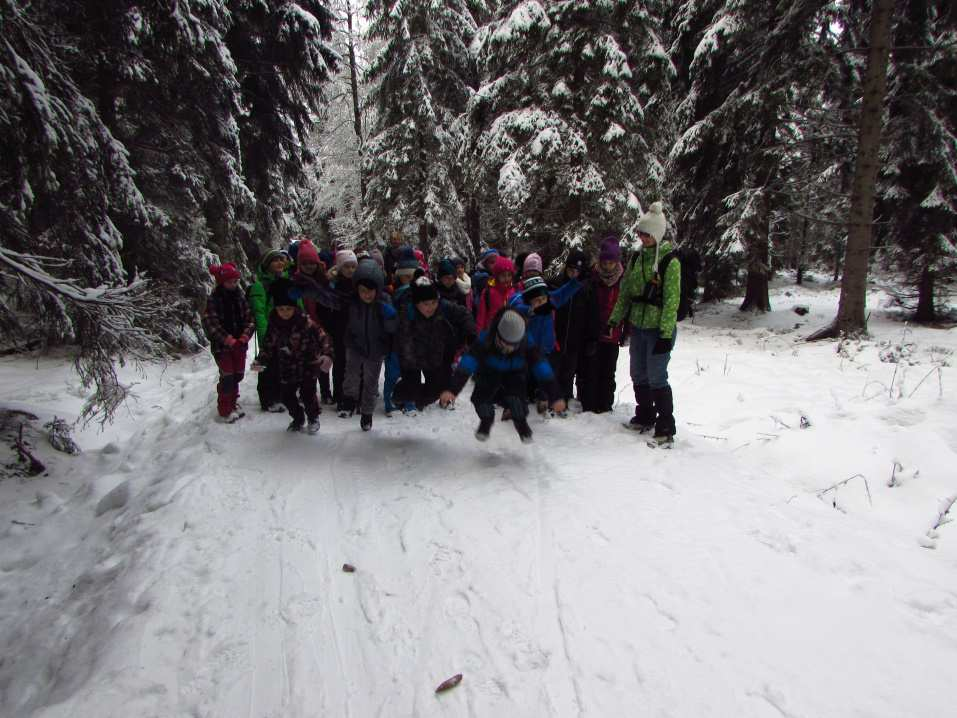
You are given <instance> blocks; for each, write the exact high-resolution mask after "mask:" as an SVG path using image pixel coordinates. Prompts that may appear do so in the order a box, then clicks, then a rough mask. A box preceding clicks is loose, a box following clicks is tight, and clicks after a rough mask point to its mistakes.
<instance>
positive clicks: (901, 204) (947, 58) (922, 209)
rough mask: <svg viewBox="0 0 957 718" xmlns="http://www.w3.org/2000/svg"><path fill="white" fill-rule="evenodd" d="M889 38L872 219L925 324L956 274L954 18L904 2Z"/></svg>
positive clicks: (937, 5)
mask: <svg viewBox="0 0 957 718" xmlns="http://www.w3.org/2000/svg"><path fill="white" fill-rule="evenodd" d="M892 38H893V39H892V54H891V61H890V63H891V64H890V71H889V76H888V89H887V99H888V108H887V114H888V123H887V128H886V131H885V137H886V141H885V150H884V153H885V156H886V160H885V161H883V162H882V163H881V171H880V177H879V179H878V190H877V191H878V198H877V208H876V212H875V214H876V216H877V217H879V218H880V220H881V223H880V225H879V227H880V229H879V230H878V231H879V232H880V237H881V241H880V244H881V245H882V246H883V251H882V256H883V258H884V260H885V262H886V263H887V264H888V265H889V266H891V267H892V268H894V269H896V270H898V271H899V272H901V273H902V274H903V275H904V278H905V281H906V282H907V283H908V284H909V286H910V287H911V289H912V291H911V292H909V293H907V294H909V295H910V297H913V298H915V299H916V302H915V304H916V316H915V319H916V320H917V321H919V322H930V321H933V320H935V319H936V318H937V314H938V308H939V303H938V301H937V300H939V299H941V298H943V297H946V292H947V289H948V288H949V287H948V282H950V283H952V281H953V275H954V270H955V269H957V141H955V137H957V48H955V39H957V12H955V10H954V9H953V7H952V4H951V3H947V2H942V1H938V2H918V1H917V0H909V1H908V2H906V3H903V4H902V6H898V8H897V18H896V23H895V27H894V29H893V35H892Z"/></svg>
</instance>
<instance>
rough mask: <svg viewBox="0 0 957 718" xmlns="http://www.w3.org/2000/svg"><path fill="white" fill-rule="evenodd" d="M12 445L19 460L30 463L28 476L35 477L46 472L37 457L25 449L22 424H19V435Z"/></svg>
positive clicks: (45, 468)
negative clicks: (18, 455)
mask: <svg viewBox="0 0 957 718" xmlns="http://www.w3.org/2000/svg"><path fill="white" fill-rule="evenodd" d="M13 445H14V446H15V447H16V449H17V453H19V454H20V460H21V461H29V462H30V468H29V474H30V476H36V475H37V474H42V473H43V472H44V471H46V470H47V467H46V466H44V465H43V462H42V461H40V460H39V459H38V458H37V457H35V456H34V455H33V454H32V453H31V452H30V449H28V448H27V445H26V444H25V443H24V442H23V424H20V433H19V435H18V436H17V438H16V440H14V442H13Z"/></svg>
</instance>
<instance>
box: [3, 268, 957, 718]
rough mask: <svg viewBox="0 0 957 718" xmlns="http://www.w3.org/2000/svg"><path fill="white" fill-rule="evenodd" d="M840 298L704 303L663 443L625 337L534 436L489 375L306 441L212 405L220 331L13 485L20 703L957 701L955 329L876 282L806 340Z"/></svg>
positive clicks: (745, 708)
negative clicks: (452, 406) (643, 408)
mask: <svg viewBox="0 0 957 718" xmlns="http://www.w3.org/2000/svg"><path fill="white" fill-rule="evenodd" d="M836 296H837V295H836V292H835V291H834V290H833V289H832V288H828V287H825V286H822V285H812V286H811V287H808V288H798V287H793V286H785V285H780V286H778V287H776V288H775V290H774V293H773V296H772V301H773V304H774V307H775V311H774V312H772V313H770V314H768V315H766V316H751V315H742V314H740V313H739V312H737V311H736V309H735V306H736V304H735V303H727V304H723V305H720V306H716V307H715V306H712V307H706V308H704V309H703V310H702V311H701V313H700V314H699V316H698V318H697V319H696V322H695V324H694V325H688V324H687V323H684V324H682V325H680V334H679V337H678V342H677V347H676V350H675V354H674V358H673V361H672V369H671V375H672V382H673V385H674V387H675V395H676V405H677V417H678V429H679V445H678V447H677V448H676V449H675V450H674V451H670V452H669V451H656V450H652V449H649V448H647V447H646V446H645V444H644V443H643V441H641V440H639V438H638V437H636V436H635V435H634V434H631V433H628V432H626V431H625V430H624V429H622V428H621V426H620V423H621V422H622V421H623V420H625V419H627V417H628V416H629V415H630V413H631V410H632V407H633V403H632V392H631V383H630V381H629V379H628V372H627V353H626V352H624V353H623V354H622V358H621V363H620V365H619V375H618V378H619V401H620V404H619V406H618V408H617V409H616V412H615V413H614V414H613V415H604V416H594V415H576V416H574V417H572V418H570V419H568V420H559V419H552V420H549V421H547V422H543V421H542V420H540V419H535V421H534V422H533V427H534V428H535V429H536V441H535V443H534V444H533V445H532V446H530V447H526V446H523V445H522V444H520V443H519V442H518V439H517V437H516V436H515V434H514V431H513V430H512V428H511V426H510V425H509V424H497V425H496V426H495V429H494V431H493V434H492V439H491V441H490V442H489V443H488V444H479V443H477V442H476V441H475V440H474V439H473V437H472V431H473V430H474V425H475V424H476V419H475V416H474V413H473V411H472V409H471V405H470V404H469V403H468V402H467V401H466V400H465V399H464V397H463V399H462V400H460V402H459V404H460V405H459V407H458V409H457V410H456V411H454V412H443V411H440V410H437V409H435V410H430V411H427V412H425V413H423V414H421V415H419V416H418V417H415V418H408V417H396V418H393V419H385V418H384V417H382V416H381V414H378V415H377V416H376V420H375V427H374V429H373V431H372V433H371V434H363V433H362V432H361V431H360V430H359V426H358V421H351V420H350V421H345V420H341V419H338V418H336V417H334V416H331V415H330V414H329V412H328V410H327V413H326V414H325V415H324V416H323V418H322V430H321V432H320V433H319V435H318V436H315V437H310V436H306V435H289V434H287V433H286V432H285V431H284V428H285V425H286V419H285V417H284V416H276V415H264V414H261V413H259V412H258V411H251V412H250V416H249V417H247V418H246V419H244V420H243V421H242V422H240V423H238V424H236V425H234V426H223V425H220V424H217V423H214V422H213V421H212V416H213V407H214V400H213V392H214V381H215V379H214V375H215V371H214V367H213V364H212V362H211V360H210V358H209V357H208V356H206V355H202V356H197V357H193V358H189V359H184V360H182V361H179V362H176V363H174V364H170V365H168V366H166V367H153V368H150V369H148V370H147V371H146V372H145V374H143V375H142V376H136V375H135V374H132V373H131V374H130V376H132V377H133V378H134V379H135V380H136V381H138V382H139V385H138V386H137V387H136V391H137V393H138V399H137V400H135V401H132V402H130V403H129V405H128V406H127V407H126V408H124V409H123V410H121V412H120V414H119V415H118V417H117V422H116V423H115V424H114V425H113V426H111V427H109V428H108V429H107V430H106V431H105V432H103V433H99V432H98V430H97V428H96V427H90V428H88V429H86V430H84V431H82V432H80V433H79V435H78V437H77V439H78V441H79V443H80V444H81V446H82V447H83V448H84V450H85V451H84V453H83V454H82V455H80V456H77V457H69V456H66V455H62V454H57V453H55V452H53V451H52V450H51V449H50V448H49V447H48V446H45V445H43V444H42V443H41V444H39V445H38V446H37V450H38V452H39V453H40V454H42V457H43V458H44V459H45V460H46V461H47V462H48V464H49V466H50V471H49V472H48V474H47V475H45V476H41V477H36V478H30V479H17V478H8V479H6V480H3V481H0V646H3V649H2V652H0V715H3V716H5V717H6V716H9V717H10V718H19V717H23V716H42V717H43V718H65V717H66V716H81V717H86V716H97V717H106V716H116V717H117V718H119V717H124V718H126V717H128V716H161V717H166V716H174V717H177V718H178V717H183V718H186V717H197V718H198V717H206V716H217V717H218V716H222V717H224V718H225V717H228V718H233V717H236V716H243V717H255V718H280V717H282V718H285V717H287V716H289V717H303V718H305V717H312V716H323V717H325V716H329V717H339V716H352V717H354V718H365V717H367V716H383V717H392V716H465V715H468V716H477V717H480V718H485V717H486V716H599V717H604V716H676V717H685V716H688V717H694V718H701V717H702V716H720V717H726V716H735V717H736V718H743V717H748V716H754V717H755V718H764V717H779V716H788V717H795V718H797V717H799V716H802V717H807V718H822V717H825V716H833V717H835V718H848V717H851V716H887V717H888V718H898V717H900V716H936V715H947V714H952V713H953V712H954V711H955V710H957V709H955V705H957V702H955V698H954V694H953V679H954V677H955V669H954V666H955V665H957V525H945V526H942V527H941V528H940V529H939V530H938V531H937V532H933V531H931V532H928V531H929V529H931V527H932V526H933V525H934V523H935V522H936V521H937V518H938V512H939V511H940V506H941V505H942V502H943V501H944V500H945V499H947V498H948V497H953V496H954V495H955V494H957V474H955V469H954V467H955V466H957V402H955V401H954V392H955V391H957V375H955V373H954V372H955V370H954V368H953V367H952V366H948V365H952V364H954V362H955V361H957V356H955V354H954V351H955V350H957V331H955V330H954V329H947V330H943V329H923V328H907V329H906V330H905V326H904V325H903V324H902V323H900V322H898V321H895V320H894V319H893V318H892V317H891V315H890V314H889V313H888V312H887V311H885V310H882V309H880V302H881V300H882V298H883V295H882V294H880V292H878V291H877V290H875V291H874V293H873V294H872V296H871V297H870V300H869V305H870V306H871V307H872V308H874V314H873V316H872V318H871V330H872V332H873V339H871V340H868V341H864V342H851V343H847V344H845V345H844V346H843V347H842V348H841V349H840V351H838V345H837V344H836V343H834V342H826V343H817V344H806V343H802V342H800V341H799V339H800V338H801V337H802V336H804V335H806V334H807V333H808V331H809V329H812V328H816V327H819V326H821V325H823V324H824V323H826V322H827V321H828V320H829V319H830V318H831V317H832V316H833V314H834V310H835V304H836ZM795 304H805V305H807V306H809V307H810V309H811V312H810V314H809V315H807V316H806V317H798V316H797V315H796V314H795V313H793V312H792V311H791V310H792V307H793V306H794V305H795ZM902 338H903V339H904V342H903V343H904V350H903V355H904V361H901V362H897V363H894V362H889V361H884V360H882V358H881V357H882V356H883V357H884V359H887V358H888V356H889V355H890V354H892V353H896V355H900V354H901V351H900V350H899V348H898V349H896V350H895V347H896V346H897V345H899V344H901V341H902ZM937 367H940V369H939V371H938V369H937ZM243 390H244V394H245V396H246V398H247V401H246V403H247V406H252V405H254V404H255V401H254V394H255V389H254V377H250V378H247V380H246V381H245V382H244V385H243ZM0 396H2V400H0V404H2V405H4V406H6V407H7V408H10V407H13V408H20V409H26V410H29V411H32V412H33V413H35V414H38V415H39V416H40V418H41V419H48V418H50V417H52V416H53V415H54V414H56V415H59V416H61V417H64V416H65V417H67V418H68V419H72V418H74V417H75V416H76V414H77V413H78V411H79V409H80V405H81V402H82V397H83V392H82V390H80V388H79V387H78V382H77V380H76V378H75V376H74V375H73V374H72V373H71V371H70V368H69V366H68V365H67V364H65V363H64V362H62V361H59V360H53V359H48V360H44V359H40V360H39V361H37V360H35V359H30V360H26V359H23V358H15V359H11V358H5V359H2V360H0ZM802 417H803V419H804V420H805V423H806V422H809V426H807V427H806V428H802ZM895 462H896V465H897V466H898V467H899V468H897V469H896V470H894V467H895ZM892 472H893V473H894V475H895V483H897V484H898V485H896V486H889V485H888V483H889V480H890V478H891V475H892ZM858 475H859V476H858ZM853 476H856V477H857V478H854V479H851V480H850V481H848V482H847V483H846V484H844V485H842V486H839V487H837V488H834V489H832V490H830V491H825V490H827V489H829V487H833V486H835V485H836V484H838V483H839V482H842V481H844V480H845V479H849V478H850V477H853ZM822 492H823V493H822ZM952 513H957V509H955V511H954V512H952ZM344 563H350V564H353V565H354V566H355V567H356V572H355V573H345V572H343V571H342V565H343V564H344ZM456 673H462V674H463V675H464V679H463V681H462V683H461V684H460V685H459V686H458V687H457V688H454V689H453V690H451V691H449V692H446V693H443V694H440V695H436V694H435V693H434V689H435V687H436V686H437V685H438V684H439V683H440V682H441V681H443V680H444V679H446V678H448V677H450V676H452V675H453V674H456Z"/></svg>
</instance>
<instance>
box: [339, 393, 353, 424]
mask: <svg viewBox="0 0 957 718" xmlns="http://www.w3.org/2000/svg"><path fill="white" fill-rule="evenodd" d="M336 411H337V412H338V414H339V418H340V419H348V418H349V417H350V416H352V415H353V414H355V413H356V403H355V401H354V400H353V399H349V398H348V397H347V398H345V399H342V400H341V401H340V402H339V405H338V406H337V407H336Z"/></svg>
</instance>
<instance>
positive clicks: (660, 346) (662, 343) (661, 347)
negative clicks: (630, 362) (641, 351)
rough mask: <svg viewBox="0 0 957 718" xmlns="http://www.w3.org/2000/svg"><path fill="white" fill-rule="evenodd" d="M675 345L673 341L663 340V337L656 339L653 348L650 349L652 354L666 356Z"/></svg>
mask: <svg viewBox="0 0 957 718" xmlns="http://www.w3.org/2000/svg"><path fill="white" fill-rule="evenodd" d="M674 345H675V340H674V339H673V338H672V339H665V338H664V337H658V341H656V342H655V348H654V349H652V351H651V353H652V354H667V353H668V352H670V351H671V347H673V346H674Z"/></svg>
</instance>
